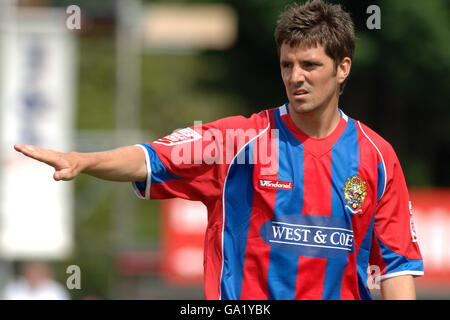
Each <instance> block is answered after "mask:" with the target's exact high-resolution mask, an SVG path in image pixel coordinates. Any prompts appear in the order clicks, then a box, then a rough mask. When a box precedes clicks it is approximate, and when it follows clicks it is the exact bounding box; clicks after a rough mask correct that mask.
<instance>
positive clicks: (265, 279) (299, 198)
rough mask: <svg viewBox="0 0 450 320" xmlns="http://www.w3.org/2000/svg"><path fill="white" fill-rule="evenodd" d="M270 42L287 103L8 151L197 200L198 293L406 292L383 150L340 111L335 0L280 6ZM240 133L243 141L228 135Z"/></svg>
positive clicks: (409, 293)
mask: <svg viewBox="0 0 450 320" xmlns="http://www.w3.org/2000/svg"><path fill="white" fill-rule="evenodd" d="M275 39H276V43H277V46H278V52H279V56H280V67H281V75H282V79H283V83H284V85H285V88H286V93H287V96H288V100H289V102H288V103H286V104H284V105H282V106H280V107H277V108H272V109H269V110H264V111H261V112H260V113H258V114H253V115H252V116H250V117H249V118H244V117H242V116H235V117H229V118H224V119H220V120H217V121H215V122H212V123H208V124H204V125H201V126H193V127H189V128H186V129H182V130H180V131H178V132H176V133H173V134H171V135H169V136H167V137H164V138H162V139H159V140H156V141H154V142H152V143H143V144H139V145H137V146H129V147H124V148H119V149H115V150H111V151H106V152H99V153H75V152H73V153H69V154H63V153H59V152H55V151H52V150H43V149H40V148H37V147H33V146H23V145H16V146H15V148H16V150H17V151H20V152H22V153H23V154H25V155H27V156H29V157H32V158H34V159H37V160H40V161H43V162H45V163H47V164H49V165H51V166H53V167H54V168H55V174H54V179H55V180H70V179H73V178H74V177H75V176H76V175H77V174H79V173H81V172H83V173H87V174H90V175H93V176H96V177H99V178H102V179H107V180H115V181H132V182H133V187H134V189H135V191H136V193H137V195H138V196H139V197H141V198H145V199H164V198H172V197H181V198H185V199H189V200H200V201H202V202H203V203H204V204H205V205H206V207H207V209H208V227H207V230H206V236H205V256H204V267H205V282H204V283H205V296H206V298H207V299H371V295H370V292H369V289H370V288H369V285H368V278H369V273H368V269H369V266H370V270H378V271H379V272H378V274H377V275H376V276H377V278H376V279H377V281H381V290H382V295H383V297H384V298H385V299H414V298H415V289H414V281H413V276H419V275H422V274H423V263H422V258H421V254H420V251H419V247H418V244H417V242H416V239H415V238H414V237H412V235H411V231H410V228H411V214H410V202H409V196H408V190H407V188H406V183H405V180H404V177H403V173H402V170H401V167H400V164H399V161H398V159H397V157H396V155H395V152H394V150H393V149H392V147H391V146H390V145H389V144H388V143H387V142H386V141H385V140H383V139H382V138H381V137H380V136H379V135H377V134H376V133H375V132H373V131H372V130H371V129H370V128H368V127H367V126H365V125H364V124H362V123H360V122H359V121H356V120H354V119H352V118H350V117H348V116H347V115H345V114H344V112H343V111H342V110H341V109H339V108H338V99H339V95H340V93H342V90H343V88H344V85H345V82H346V80H347V78H348V75H349V73H350V68H351V62H352V57H353V52H354V48H355V36H354V31H353V24H352V21H351V19H350V16H349V15H348V13H346V12H345V11H343V10H342V8H341V7H340V6H339V5H329V4H326V3H324V2H322V1H310V2H307V3H305V4H303V5H300V6H292V7H291V8H289V9H288V10H287V11H286V12H284V13H282V14H281V16H280V20H279V21H278V24H277V27H276V31H275ZM236 141H239V142H238V143H237V142H236Z"/></svg>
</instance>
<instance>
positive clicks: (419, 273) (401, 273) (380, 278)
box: [375, 270, 424, 281]
mask: <svg viewBox="0 0 450 320" xmlns="http://www.w3.org/2000/svg"><path fill="white" fill-rule="evenodd" d="M405 275H412V276H416V277H420V276H423V275H424V272H423V271H417V270H404V271H399V272H393V273H388V274H385V275H382V276H378V277H376V278H375V281H383V280H386V279H390V278H395V277H399V276H405Z"/></svg>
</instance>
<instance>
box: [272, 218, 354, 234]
mask: <svg viewBox="0 0 450 320" xmlns="http://www.w3.org/2000/svg"><path fill="white" fill-rule="evenodd" d="M272 223H274V224H285V225H287V226H292V227H304V228H314V229H330V230H342V231H348V232H351V233H353V230H350V229H344V228H334V227H322V226H306V225H301V224H293V223H287V222H280V221H273V222H272Z"/></svg>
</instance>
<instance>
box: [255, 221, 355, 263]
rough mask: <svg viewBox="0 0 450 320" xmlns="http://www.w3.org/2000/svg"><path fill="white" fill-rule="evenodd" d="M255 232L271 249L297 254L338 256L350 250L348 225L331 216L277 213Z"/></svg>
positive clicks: (351, 245)
mask: <svg viewBox="0 0 450 320" xmlns="http://www.w3.org/2000/svg"><path fill="white" fill-rule="evenodd" d="M259 234H260V235H261V238H262V239H263V240H264V241H265V242H266V243H267V244H268V245H270V246H271V247H272V248H275V249H278V250H280V251H283V252H286V253H290V254H293V255H298V256H305V257H313V258H339V257H346V256H347V255H348V254H349V253H351V252H353V251H354V245H353V230H352V228H351V225H350V226H349V225H347V223H346V222H345V221H344V220H342V219H338V218H334V217H323V216H315V215H301V214H291V215H283V216H278V217H275V218H274V219H271V220H268V221H266V222H265V223H264V224H263V225H262V226H261V229H260V230H259Z"/></svg>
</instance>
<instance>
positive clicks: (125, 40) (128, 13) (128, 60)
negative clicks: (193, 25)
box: [113, 0, 141, 250]
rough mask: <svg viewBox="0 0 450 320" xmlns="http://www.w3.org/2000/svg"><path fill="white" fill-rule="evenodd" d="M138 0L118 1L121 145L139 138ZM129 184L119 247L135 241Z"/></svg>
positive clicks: (119, 206)
mask: <svg viewBox="0 0 450 320" xmlns="http://www.w3.org/2000/svg"><path fill="white" fill-rule="evenodd" d="M140 8H141V3H140V1H139V0H117V2H116V19H117V20H116V143H117V145H118V146H123V145H130V144H135V143H138V142H140V141H138V139H140V118H141V117H140V99H139V94H140V93H139V92H140V90H139V87H140V76H141V74H140V51H141V47H140V36H139V29H138V23H139V16H140ZM130 190H131V189H130V185H129V184H128V183H127V184H122V185H120V186H119V187H118V189H117V196H116V205H115V214H114V224H113V225H114V226H115V230H114V231H115V244H116V249H119V250H120V248H121V247H124V246H129V245H133V243H129V242H132V241H133V239H134V231H135V230H134V228H135V222H136V215H135V213H136V198H135V196H134V194H133V193H132V192H130Z"/></svg>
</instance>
